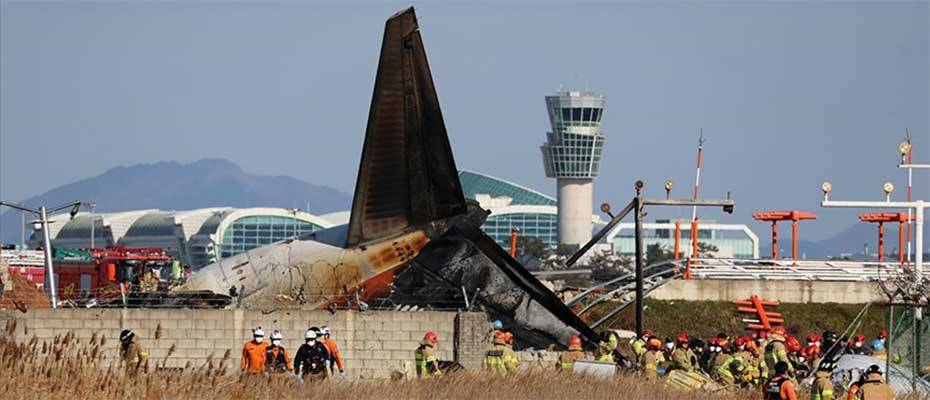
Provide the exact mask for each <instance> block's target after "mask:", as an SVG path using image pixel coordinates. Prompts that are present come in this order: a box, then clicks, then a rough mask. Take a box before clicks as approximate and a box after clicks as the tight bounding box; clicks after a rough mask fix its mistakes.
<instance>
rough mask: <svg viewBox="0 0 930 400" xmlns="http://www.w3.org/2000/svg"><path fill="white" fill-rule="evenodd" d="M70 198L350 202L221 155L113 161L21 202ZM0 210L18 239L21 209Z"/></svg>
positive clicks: (171, 205)
mask: <svg viewBox="0 0 930 400" xmlns="http://www.w3.org/2000/svg"><path fill="white" fill-rule="evenodd" d="M75 200H79V201H88V202H93V203H95V204H96V206H95V209H94V212H117V211H127V210H136V209H147V208H157V209H161V210H190V209H196V208H205V207H219V206H229V207H286V208H300V209H303V210H306V209H309V212H311V213H314V214H324V213H328V212H333V211H341V210H348V209H349V208H350V207H351V206H352V197H351V196H350V195H349V194H347V193H344V192H341V191H339V190H337V189H333V188H331V187H327V186H318V185H313V184H310V183H307V182H303V181H301V180H298V179H296V178H293V177H290V176H285V175H275V176H269V175H257V174H251V173H248V172H246V171H243V170H242V168H240V167H239V166H238V165H236V164H235V163H233V162H232V161H229V160H225V159H202V160H199V161H195V162H191V163H187V164H183V163H178V162H156V163H151V164H135V165H131V166H121V167H116V168H112V169H109V170H107V171H106V172H104V173H102V174H100V175H97V176H94V177H91V178H86V179H82V180H79V181H77V182H74V183H70V184H67V185H63V186H59V187H57V188H54V189H52V190H49V191H48V192H45V193H42V194H40V195H38V196H34V197H32V198H29V199H26V200H24V201H22V202H21V204H24V205H28V206H35V207H37V206H40V205H50V206H53V205H58V204H62V203H66V202H69V201H75ZM3 211H4V213H3V214H0V242H3V243H19V239H20V227H21V220H20V218H21V217H20V212H19V211H16V210H9V209H7V210H3ZM27 218H29V219H31V218H30V217H29V216H27ZM27 234H28V233H27Z"/></svg>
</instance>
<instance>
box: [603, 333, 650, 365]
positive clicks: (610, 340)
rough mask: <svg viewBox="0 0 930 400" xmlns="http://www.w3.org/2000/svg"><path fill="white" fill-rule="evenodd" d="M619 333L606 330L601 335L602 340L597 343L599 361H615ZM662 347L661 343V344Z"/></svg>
mask: <svg viewBox="0 0 930 400" xmlns="http://www.w3.org/2000/svg"><path fill="white" fill-rule="evenodd" d="M617 341H618V339H617V334H616V333H613V332H611V331H607V332H604V333H603V334H602V335H601V341H600V342H599V343H598V344H597V358H596V360H597V361H604V362H614V350H616V349H617ZM659 347H660V348H661V347H662V346H661V345H660V346H659Z"/></svg>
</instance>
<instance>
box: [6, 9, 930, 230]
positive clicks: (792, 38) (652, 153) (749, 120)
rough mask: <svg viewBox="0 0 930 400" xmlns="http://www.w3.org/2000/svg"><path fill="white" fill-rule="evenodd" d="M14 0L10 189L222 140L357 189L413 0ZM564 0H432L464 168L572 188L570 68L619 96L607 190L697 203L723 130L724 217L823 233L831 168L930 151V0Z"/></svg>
mask: <svg viewBox="0 0 930 400" xmlns="http://www.w3.org/2000/svg"><path fill="white" fill-rule="evenodd" d="M0 3H2V5H0V198H2V199H4V200H21V199H24V198H27V197H30V196H32V195H35V194H39V193H41V192H44V191H46V190H47V189H50V188H52V187H55V186H58V185H61V184H65V183H69V182H73V181H75V180H78V179H81V178H84V177H88V176H91V175H96V174H99V173H101V172H103V171H104V170H106V169H108V168H111V167H114V166H118V165H128V164H133V163H139V162H154V161H162V160H177V161H183V162H188V161H193V160H197V159H200V158H203V157H224V158H229V159H231V160H233V161H235V162H237V163H239V164H240V165H242V167H243V168H245V169H246V170H247V171H251V172H256V173H263V174H287V175H292V176H295V177H297V178H300V179H303V180H306V181H309V182H312V183H316V184H325V185H330V186H333V187H336V188H338V189H341V190H344V191H346V192H351V191H352V189H353V187H354V180H355V174H356V168H357V166H358V160H359V154H360V152H361V143H362V138H363V135H364V129H365V123H366V118H367V114H368V107H369V102H370V97H371V91H372V84H373V80H374V72H375V67H376V63H377V57H378V49H379V47H380V44H381V35H382V29H383V27H384V21H385V19H386V18H387V17H389V16H390V15H391V14H393V13H394V12H395V11H397V10H399V9H401V8H403V7H405V6H406V5H407V4H408V3H405V2H395V1H388V2H380V3H373V4H367V3H350V4H348V5H340V4H341V2H340V3H332V4H328V3H316V2H276V3H271V2H242V1H239V2H221V1H213V2H171V3H138V2H97V3H89V2H64V3H55V2H13V1H2V2H0ZM568 3H569V2H545V3H536V2H533V3H529V2H526V3H524V2H515V3H509V4H506V5H494V4H492V3H479V4H471V3H465V2H457V3H453V4H451V5H450V4H445V2H443V3H440V2H424V3H415V5H416V6H417V13H418V15H419V17H420V26H421V30H422V32H423V37H424V42H425V44H426V50H427V54H428V57H429V61H430V65H431V67H432V70H433V74H434V79H435V81H436V84H437V88H438V91H439V97H440V99H441V102H442V106H443V112H444V115H445V118H446V125H447V127H448V129H449V134H450V136H451V140H452V145H453V149H454V151H455V155H456V162H457V164H458V166H459V168H465V169H473V170H477V171H483V172H487V173H491V174H494V175H497V176H500V177H504V178H507V179H511V180H514V181H517V182H520V183H522V184H525V185H527V186H530V187H534V188H537V189H539V190H541V191H543V192H546V193H550V194H554V193H555V182H554V180H550V179H547V178H545V176H544V174H543V168H542V161H541V155H540V151H539V145H540V144H541V143H542V142H543V140H544V138H545V132H546V130H547V129H549V126H548V121H547V118H546V110H545V103H544V101H543V96H545V95H547V94H551V93H553V92H555V91H557V90H558V89H559V87H560V85H562V87H564V88H566V89H568V88H585V87H587V88H590V89H592V90H594V91H596V92H598V93H601V94H604V95H606V96H607V110H606V114H605V116H604V119H603V121H604V122H603V129H604V131H605V132H606V134H607V137H608V142H607V145H606V149H605V161H604V163H603V165H602V167H601V175H600V176H599V177H598V179H597V180H596V182H595V201H596V202H598V203H599V202H601V201H605V200H609V201H611V202H613V203H614V204H617V205H619V204H620V203H625V202H626V201H627V200H628V199H629V198H630V196H631V195H632V183H633V181H635V180H636V179H638V178H642V179H644V180H645V181H646V182H647V192H648V193H649V194H651V195H654V196H662V195H663V192H662V189H661V187H660V186H661V184H662V181H663V180H664V179H665V178H666V177H671V178H673V179H675V180H676V182H677V183H678V186H677V190H676V193H678V194H680V195H682V196H688V195H689V194H690V192H691V189H692V185H693V180H694V162H695V147H696V142H697V139H698V130H699V128H702V127H703V128H704V134H705V136H706V138H707V143H706V145H705V164H704V171H703V177H702V194H704V195H705V196H707V197H723V196H725V195H726V192H727V190H732V191H733V195H734V198H735V199H736V201H737V208H736V213H735V214H734V216H724V215H722V214H721V213H720V212H718V211H712V212H710V211H708V212H705V213H704V214H703V215H704V216H705V217H706V218H712V219H717V220H718V221H721V222H748V221H749V220H750V219H751V218H750V213H751V211H754V210H761V209H792V208H800V209H805V210H811V211H815V212H818V213H819V214H820V215H821V218H820V221H818V222H816V223H810V224H806V225H804V226H803V228H802V234H804V236H803V237H804V238H807V239H819V238H823V237H826V236H830V235H831V234H832V233H834V232H835V231H837V230H839V229H842V228H845V227H847V226H849V225H851V224H853V223H855V221H856V220H855V212H852V211H838V210H822V209H820V207H819V204H818V202H819V200H820V197H821V194H820V190H819V186H820V182H821V181H822V180H824V179H826V178H829V179H831V180H832V181H833V186H834V194H833V197H834V198H835V199H854V198H855V199H880V198H881V197H882V192H881V183H882V182H883V181H884V180H886V179H891V180H893V181H894V182H895V183H896V185H897V186H898V188H900V189H899V190H898V191H897V192H896V193H895V197H897V198H900V197H901V196H903V194H904V190H902V189H903V188H904V187H905V186H906V178H905V174H903V173H902V172H900V171H899V170H898V169H897V168H896V162H897V151H896V145H897V143H898V142H899V141H900V140H901V139H902V137H903V134H904V129H905V128H909V129H910V132H911V136H912V138H913V140H914V143H915V147H916V151H915V152H916V154H917V158H918V161H924V162H928V161H930V78H928V76H930V5H928V4H930V3H928V2H926V1H915V2H894V3H892V2H875V3H866V2H850V3H837V2H791V3H782V2H668V3H656V2H652V1H649V2H624V3H606V2H587V3H580V4H575V3H572V4H568ZM915 181H916V184H917V186H916V192H915V194H916V195H917V196H919V197H922V198H928V197H930V175H928V173H927V172H918V173H917V174H916V176H915ZM114 190H119V189H118V188H114ZM153 190H157V188H153ZM347 208H348V206H347ZM678 215H681V216H687V215H690V211H689V210H678V211H676V210H665V211H659V210H657V209H653V210H652V211H651V212H650V218H654V217H663V216H672V217H674V216H678ZM754 227H755V228H756V230H757V233H759V234H760V236H761V237H763V238H765V237H767V236H768V234H767V233H766V231H765V229H766V228H765V227H764V226H762V225H758V224H756V225H754Z"/></svg>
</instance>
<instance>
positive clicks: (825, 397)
mask: <svg viewBox="0 0 930 400" xmlns="http://www.w3.org/2000/svg"><path fill="white" fill-rule="evenodd" d="M811 400H833V363H831V362H822V363H820V365H819V366H817V372H814V383H812V384H811Z"/></svg>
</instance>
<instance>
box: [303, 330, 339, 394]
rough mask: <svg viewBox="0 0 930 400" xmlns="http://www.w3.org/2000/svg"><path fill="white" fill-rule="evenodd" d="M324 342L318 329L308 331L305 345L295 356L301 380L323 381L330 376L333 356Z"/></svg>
mask: <svg viewBox="0 0 930 400" xmlns="http://www.w3.org/2000/svg"><path fill="white" fill-rule="evenodd" d="M324 340H325V339H324V338H323V334H322V333H321V332H320V331H319V329H317V328H316V327H312V328H310V329H307V332H306V333H305V334H304V341H305V343H304V344H302V345H300V348H299V349H297V354H295V355H294V368H296V371H295V372H296V374H297V376H298V378H299V379H300V380H307V379H309V380H311V381H321V380H323V379H326V377H327V376H328V375H329V374H328V372H329V371H328V367H329V365H330V364H331V363H332V356H331V355H330V354H329V350H327V349H326V345H325V344H323V341H324Z"/></svg>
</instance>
